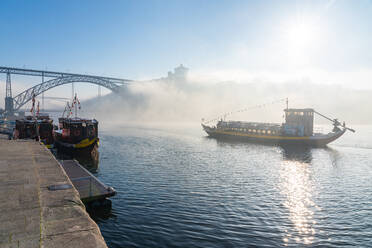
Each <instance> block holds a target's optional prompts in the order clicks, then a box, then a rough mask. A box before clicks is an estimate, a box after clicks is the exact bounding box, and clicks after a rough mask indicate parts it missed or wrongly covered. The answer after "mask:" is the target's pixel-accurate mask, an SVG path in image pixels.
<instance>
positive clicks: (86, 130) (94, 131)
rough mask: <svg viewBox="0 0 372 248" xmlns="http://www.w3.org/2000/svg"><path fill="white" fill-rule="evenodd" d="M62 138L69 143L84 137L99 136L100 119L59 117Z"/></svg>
mask: <svg viewBox="0 0 372 248" xmlns="http://www.w3.org/2000/svg"><path fill="white" fill-rule="evenodd" d="M59 127H60V129H61V130H62V133H61V134H62V139H63V140H64V141H65V142H68V143H77V142H80V141H81V140H83V139H86V138H88V139H90V140H91V139H93V138H97V137H98V121H97V120H95V119H93V120H89V119H81V118H59Z"/></svg>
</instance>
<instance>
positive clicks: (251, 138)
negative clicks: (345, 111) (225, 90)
mask: <svg viewBox="0 0 372 248" xmlns="http://www.w3.org/2000/svg"><path fill="white" fill-rule="evenodd" d="M202 126H203V129H204V131H205V132H206V133H207V134H208V135H209V136H210V137H212V138H216V139H222V140H236V141H243V142H251V143H264V144H272V145H300V146H311V147H324V146H326V145H327V144H329V143H330V142H332V141H334V140H336V139H338V138H339V137H340V136H342V135H343V134H344V133H345V131H346V129H343V130H340V131H337V132H333V133H329V134H323V135H316V136H303V137H292V136H273V135H256V134H250V133H244V132H234V131H230V130H220V129H217V128H210V127H208V126H205V125H202Z"/></svg>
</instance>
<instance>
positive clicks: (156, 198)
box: [94, 124, 372, 248]
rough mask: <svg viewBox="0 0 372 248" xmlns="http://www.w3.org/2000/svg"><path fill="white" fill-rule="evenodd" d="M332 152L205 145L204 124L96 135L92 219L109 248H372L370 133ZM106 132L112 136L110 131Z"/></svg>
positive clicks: (348, 138) (362, 130) (363, 130)
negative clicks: (100, 188) (104, 198)
mask: <svg viewBox="0 0 372 248" xmlns="http://www.w3.org/2000/svg"><path fill="white" fill-rule="evenodd" d="M353 128H355V129H357V132H356V133H354V134H353V133H350V132H347V133H346V134H345V135H344V136H343V137H341V138H340V139H339V140H337V141H335V142H334V143H332V144H330V145H329V146H328V147H327V148H317V149H295V150H294V149H283V148H280V147H275V146H264V145H256V144H246V143H233V142H223V141H217V140H215V139H211V138H208V137H206V135H205V133H203V132H202V130H201V127H200V125H199V124H190V125H183V126H173V127H169V126H168V127H160V126H158V127H138V126H128V125H123V126H118V127H115V128H110V129H108V128H107V130H106V131H105V130H103V131H101V132H100V137H101V146H100V149H99V150H100V156H101V157H100V168H99V170H98V172H97V174H96V176H97V177H98V178H99V179H100V180H102V181H103V182H104V183H106V184H107V185H110V186H113V187H114V188H115V189H116V190H117V195H116V196H115V197H113V198H111V201H112V210H111V213H109V214H106V215H102V216H101V215H100V216H94V218H95V220H96V222H97V223H98V225H99V227H100V229H101V232H102V234H103V236H104V238H105V240H106V242H107V244H108V246H109V247H111V248H114V247H143V248H145V247H146V248H148V247H203V248H205V247H212V248H213V247H255V246H259V247H285V246H288V247H299V246H300V247H303V246H309V247H347V246H350V247H351V246H354V247H372V126H353ZM108 130H109V131H108Z"/></svg>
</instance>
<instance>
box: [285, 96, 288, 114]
mask: <svg viewBox="0 0 372 248" xmlns="http://www.w3.org/2000/svg"><path fill="white" fill-rule="evenodd" d="M285 102H286V104H287V111H288V97H287V98H286V99H285Z"/></svg>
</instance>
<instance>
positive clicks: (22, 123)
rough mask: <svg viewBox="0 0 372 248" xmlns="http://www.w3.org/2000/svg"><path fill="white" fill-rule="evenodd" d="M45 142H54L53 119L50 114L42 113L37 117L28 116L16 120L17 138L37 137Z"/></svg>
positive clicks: (47, 143)
mask: <svg viewBox="0 0 372 248" xmlns="http://www.w3.org/2000/svg"><path fill="white" fill-rule="evenodd" d="M38 135H39V136H40V141H43V143H44V144H46V145H50V144H53V142H54V139H53V120H52V119H50V118H49V115H46V114H45V115H40V116H37V117H33V116H26V117H25V118H23V119H19V120H16V123H15V135H14V138H15V139H36V140H38V138H39V137H38Z"/></svg>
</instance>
